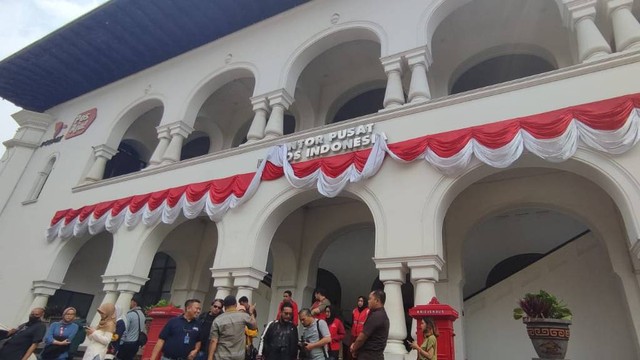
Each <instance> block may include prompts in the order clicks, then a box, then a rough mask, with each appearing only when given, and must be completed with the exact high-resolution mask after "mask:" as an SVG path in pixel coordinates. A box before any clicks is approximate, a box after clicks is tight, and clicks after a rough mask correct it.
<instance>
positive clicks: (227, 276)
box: [209, 268, 233, 289]
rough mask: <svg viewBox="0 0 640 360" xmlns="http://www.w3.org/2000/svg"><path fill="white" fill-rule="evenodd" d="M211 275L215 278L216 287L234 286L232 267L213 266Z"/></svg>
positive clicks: (214, 284)
mask: <svg viewBox="0 0 640 360" xmlns="http://www.w3.org/2000/svg"><path fill="white" fill-rule="evenodd" d="M209 270H211V277H212V278H213V286H214V287H216V288H219V287H223V288H229V289H230V288H232V287H233V276H232V275H231V271H232V269H214V268H211V269H209Z"/></svg>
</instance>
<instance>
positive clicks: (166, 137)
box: [147, 125, 171, 169]
mask: <svg viewBox="0 0 640 360" xmlns="http://www.w3.org/2000/svg"><path fill="white" fill-rule="evenodd" d="M156 131H157V132H158V145H157V146H156V149H155V150H153V154H152V155H151V159H150V160H149V166H147V169H149V168H151V167H153V166H157V165H160V163H161V162H162V157H163V156H164V153H165V152H166V151H167V148H168V147H169V143H170V142H171V130H170V129H169V126H168V125H162V126H158V127H157V128H156Z"/></svg>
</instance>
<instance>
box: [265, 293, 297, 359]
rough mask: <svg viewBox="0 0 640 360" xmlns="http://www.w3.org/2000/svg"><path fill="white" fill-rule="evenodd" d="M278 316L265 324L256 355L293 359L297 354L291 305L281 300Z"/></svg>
mask: <svg viewBox="0 0 640 360" xmlns="http://www.w3.org/2000/svg"><path fill="white" fill-rule="evenodd" d="M279 313H280V318H279V319H278V320H274V321H272V322H270V323H269V324H268V325H267V328H266V329H265V331H264V334H263V335H262V339H261V341H260V347H259V349H258V356H264V358H266V359H268V360H295V359H296V358H297V356H298V328H297V327H296V326H295V325H293V322H292V319H293V305H292V304H291V303H290V302H283V303H282V305H281V306H280V310H279Z"/></svg>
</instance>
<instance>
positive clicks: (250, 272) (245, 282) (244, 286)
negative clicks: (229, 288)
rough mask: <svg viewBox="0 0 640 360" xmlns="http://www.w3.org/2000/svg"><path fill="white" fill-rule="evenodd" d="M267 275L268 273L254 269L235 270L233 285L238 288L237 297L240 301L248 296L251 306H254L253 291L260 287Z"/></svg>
mask: <svg viewBox="0 0 640 360" xmlns="http://www.w3.org/2000/svg"><path fill="white" fill-rule="evenodd" d="M265 275H267V273H266V272H264V271H260V270H257V269H254V268H244V269H234V270H233V278H234V280H233V285H234V286H236V287H237V288H238V294H237V295H236V297H237V298H238V299H239V298H241V297H242V296H246V297H247V298H248V299H249V304H252V299H253V298H252V296H253V291H254V290H256V289H257V288H258V286H260V281H262V279H264V276H265Z"/></svg>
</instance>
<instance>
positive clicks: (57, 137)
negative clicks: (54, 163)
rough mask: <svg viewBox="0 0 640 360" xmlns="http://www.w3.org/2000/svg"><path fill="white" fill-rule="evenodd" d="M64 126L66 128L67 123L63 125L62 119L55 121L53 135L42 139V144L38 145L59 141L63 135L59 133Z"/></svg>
mask: <svg viewBox="0 0 640 360" xmlns="http://www.w3.org/2000/svg"><path fill="white" fill-rule="evenodd" d="M66 128H67V125H65V124H64V123H63V122H62V121H58V122H56V124H55V127H54V129H53V137H52V138H51V139H49V140H46V141H43V142H42V144H40V147H43V146H47V145H51V144H55V143H57V142H60V140H62V138H63V135H60V133H61V132H62V130H64V129H66Z"/></svg>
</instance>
